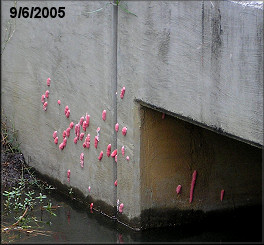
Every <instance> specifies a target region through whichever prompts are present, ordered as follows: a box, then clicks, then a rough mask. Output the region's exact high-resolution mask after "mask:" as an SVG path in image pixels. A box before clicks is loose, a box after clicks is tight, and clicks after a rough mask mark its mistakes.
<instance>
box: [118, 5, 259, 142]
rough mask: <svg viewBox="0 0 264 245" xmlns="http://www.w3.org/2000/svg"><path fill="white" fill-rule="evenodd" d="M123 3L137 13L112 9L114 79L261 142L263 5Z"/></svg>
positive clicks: (142, 96)
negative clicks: (115, 42)
mask: <svg viewBox="0 0 264 245" xmlns="http://www.w3.org/2000/svg"><path fill="white" fill-rule="evenodd" d="M139 6H140V7H139ZM127 8H128V9H129V10H130V11H131V12H133V13H136V14H137V16H138V17H135V16H133V15H128V14H126V13H124V12H122V11H120V13H119V19H118V23H119V25H118V28H119V29H118V41H119V45H118V77H119V80H120V82H119V85H120V86H121V85H122V84H124V85H127V86H128V88H129V89H130V91H131V90H132V91H131V92H130V93H131V94H133V99H138V100H140V101H143V102H145V103H148V104H150V105H152V106H156V107H158V108H161V109H164V110H167V111H169V112H173V113H174V114H176V115H177V116H178V117H181V118H183V119H185V120H188V119H189V120H194V121H196V122H198V123H200V124H202V125H203V126H209V127H211V128H217V129H220V130H221V131H224V132H226V133H228V134H231V135H233V136H236V137H239V138H241V139H242V140H247V141H252V143H255V144H258V145H263V70H262V67H263V9H259V8H254V7H244V6H242V5H240V4H236V3H233V2H229V1H211V2H210V1H187V2H185V1H167V2H166V1H158V2H155V1H153V2H151V1H145V2H136V1H128V2H127Z"/></svg>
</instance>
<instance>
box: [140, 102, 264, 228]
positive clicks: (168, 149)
mask: <svg viewBox="0 0 264 245" xmlns="http://www.w3.org/2000/svg"><path fill="white" fill-rule="evenodd" d="M141 116H142V118H143V120H142V127H141V130H142V133H141V145H142V146H141V166H140V167H141V169H140V171H141V173H142V175H141V192H140V193H141V208H142V212H143V213H144V215H143V217H142V226H154V225H158V224H160V223H162V222H163V223H164V222H165V223H169V224H170V225H172V224H175V223H182V222H187V220H188V219H190V218H191V217H190V215H187V214H189V213H188V212H190V211H192V212H200V211H202V212H203V213H200V214H199V215H205V214H208V213H210V212H215V211H219V210H230V209H231V210H234V209H237V208H240V207H243V206H253V205H257V204H260V203H261V201H262V151H261V149H258V148H256V147H252V146H250V145H248V144H246V143H242V142H239V141H236V140H234V139H230V138H228V137H225V136H223V135H219V134H217V133H214V132H212V131H209V130H206V129H203V128H201V127H198V126H195V125H193V124H191V123H187V122H184V121H182V120H180V119H177V118H175V117H172V116H169V115H166V116H165V118H164V119H162V113H160V112H157V111H154V110H151V109H149V108H144V107H142V113H141ZM194 170H196V171H197V178H196V183H195V186H194V192H193V193H194V194H193V200H192V202H191V203H190V202H189V199H190V187H191V182H192V175H193V172H194ZM178 185H181V186H182V188H181V192H180V193H179V194H177V193H176V188H177V186H178ZM221 190H224V191H225V192H224V197H223V200H222V201H221V200H220V193H221ZM166 213H169V214H170V215H168V214H166ZM196 215H197V214H196ZM168 216H169V217H168ZM188 216H189V217H188ZM195 218H197V217H195ZM199 218H200V217H199ZM188 221H189V220H188Z"/></svg>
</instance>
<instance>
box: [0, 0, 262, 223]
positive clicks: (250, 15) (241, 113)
mask: <svg viewBox="0 0 264 245" xmlns="http://www.w3.org/2000/svg"><path fill="white" fill-rule="evenodd" d="M12 5H13V2H9V1H4V2H3V6H2V16H3V24H5V23H6V22H7V21H8V20H9V8H10V7H11V6H12ZM123 5H124V6H125V7H126V8H127V9H128V10H129V11H131V12H133V13H135V14H136V15H137V17H136V16H134V15H131V14H128V13H126V12H124V11H122V10H121V9H119V10H118V14H117V12H116V11H115V10H114V9H113V6H112V5H110V4H108V5H107V4H106V2H100V1H98V2H97V1H91V2H90V1H80V2H78V1H77V2H76V1H74V2H69V1H61V2H59V1H50V2H49V1H47V2H39V1H36V2H31V1H28V2H26V1H22V2H18V7H20V6H22V7H23V6H26V7H31V6H40V7H44V6H47V7H49V8H50V7H52V6H56V7H59V6H63V7H66V16H65V17H64V18H63V19H60V18H55V19H50V18H47V19H43V18H42V19H24V18H20V19H16V30H15V33H14V35H13V37H12V39H11V40H10V41H9V42H8V44H7V46H6V49H5V50H4V53H3V55H2V61H3V65H2V71H3V72H2V74H3V75H2V91H1V92H2V102H1V104H2V107H3V109H4V113H5V114H6V115H7V116H8V118H9V119H10V120H12V121H13V122H14V123H15V127H16V129H17V130H19V141H20V142H22V144H21V149H22V152H23V153H24V154H25V158H26V159H27V158H28V157H29V156H30V157H31V162H30V164H31V165H32V166H34V167H35V168H36V169H37V170H39V171H40V172H42V173H43V174H47V175H49V176H51V177H53V178H55V179H57V180H58V181H59V182H61V183H63V184H65V185H68V187H69V188H70V187H75V188H77V189H79V190H80V191H81V192H82V193H83V194H84V196H89V197H92V198H93V199H94V200H95V202H94V203H95V207H96V205H97V200H98V201H99V200H101V201H103V202H104V203H105V204H106V205H109V207H114V206H115V205H116V201H117V199H119V201H120V203H124V212H123V214H119V219H120V220H123V221H125V222H130V223H131V224H132V225H134V226H137V227H139V226H140V215H141V213H142V211H143V210H145V209H147V208H149V205H150V203H149V202H148V201H147V200H148V199H147V197H144V196H143V194H142V186H147V185H146V183H145V181H147V179H145V178H146V175H147V172H146V171H145V168H144V164H147V163H145V162H144V161H142V159H144V157H145V155H144V151H142V149H144V148H143V146H144V145H143V143H142V140H144V141H143V142H145V140H146V139H145V138H142V131H141V127H142V125H144V118H142V115H141V105H146V106H149V107H152V108H156V109H157V110H160V111H163V112H166V113H167V114H171V115H173V116H176V117H178V118H181V119H183V120H186V121H191V122H192V123H194V124H199V125H201V126H202V127H207V128H210V129H212V130H216V131H218V132H219V131H220V132H224V133H225V134H227V135H229V136H231V137H234V138H238V139H239V140H242V141H246V142H248V143H250V144H253V145H256V146H258V147H260V146H261V145H263V119H262V118H263V70H262V66H263V30H262V27H263V11H262V10H261V9H258V8H253V7H244V6H243V5H239V4H235V3H233V2H229V1H220V2H215V1H212V2H210V1H204V2H202V1H193V2H190V1H186V2H185V1H168V2H165V1H159V2H156V1H153V2H149V1H145V2H144V1H143V2H142V1H138V2H136V1H128V2H123ZM101 7H104V9H103V10H102V11H99V12H96V13H93V14H88V13H87V12H88V11H93V10H96V9H99V8H101ZM3 34H4V28H2V36H3ZM48 77H50V78H51V86H50V88H48V87H47V86H46V79H47V78H48ZM123 86H125V87H126V92H125V96H124V98H123V99H121V98H120V96H119V94H120V90H121V88H122V87H123ZM46 89H49V90H50V97H49V99H48V103H49V104H48V109H47V111H43V110H42V103H41V101H40V98H41V95H42V94H43V93H44V92H45V91H46ZM58 99H60V100H61V102H62V103H61V105H60V106H59V105H58V104H57V100H58ZM138 102H139V103H138ZM66 105H68V106H69V107H70V110H71V115H70V118H69V119H67V118H66V117H65V115H64V107H65V106H66ZM104 109H105V110H107V119H106V121H103V120H102V111H103V110H104ZM86 112H87V113H88V114H90V116H91V120H90V126H89V128H88V129H87V131H86V134H87V133H90V134H91V148H90V149H89V150H88V149H85V150H84V149H83V147H82V142H78V144H77V145H75V144H74V143H73V138H74V137H73V136H74V130H72V131H71V135H70V138H69V139H68V143H67V146H66V148H65V149H64V150H63V151H60V150H59V148H58V146H56V145H55V144H54V143H53V138H52V133H53V131H55V130H57V131H58V133H59V138H60V139H59V142H61V139H62V132H63V130H65V129H66V128H67V127H68V125H69V123H70V122H71V121H73V122H74V123H77V122H78V121H79V119H80V117H81V116H84V115H85V113H86ZM116 121H117V122H118V123H119V127H120V129H119V132H117V133H116V132H115V131H114V125H115V123H116ZM124 126H126V127H127V128H128V131H127V135H126V136H123V135H122V133H121V130H122V128H123V127H124ZM97 127H101V133H100V142H99V144H98V149H95V148H94V146H93V140H94V136H95V135H96V129H97ZM110 143H111V144H112V150H113V149H114V148H115V147H117V149H118V162H117V163H115V161H114V160H113V159H112V158H111V157H110V158H108V157H107V156H106V147H107V145H108V144H110ZM122 146H125V156H122V154H121V147H122ZM101 150H103V151H104V157H103V159H102V161H101V162H99V161H98V159H97V158H98V155H99V153H100V151H101ZM81 152H84V154H85V155H84V162H85V163H84V168H83V169H82V168H81V167H80V159H79V158H80V154H81ZM126 156H129V157H130V160H129V161H127V160H126ZM68 169H71V182H70V184H69V183H68V182H67V170H68ZM116 179H117V180H118V186H117V187H115V186H114V181H115V180H116ZM88 186H91V192H89V191H88ZM173 188H174V187H173ZM140 193H141V194H140ZM152 201H153V199H152ZM161 203H162V202H161ZM153 205H154V204H153ZM109 214H111V215H113V211H111V212H110V211H109ZM129 220H130V221H129Z"/></svg>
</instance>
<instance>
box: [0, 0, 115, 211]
mask: <svg viewBox="0 0 264 245" xmlns="http://www.w3.org/2000/svg"><path fill="white" fill-rule="evenodd" d="M12 5H13V2H11V1H9V2H3V8H2V16H3V20H6V19H8V14H9V6H12ZM20 6H22V7H23V6H26V7H30V6H40V7H41V8H42V7H44V6H47V7H48V8H50V7H52V6H55V7H59V6H64V7H66V15H65V17H64V18H62V19H61V18H55V19H51V18H47V19H43V18H41V19H24V18H20V19H17V20H16V21H17V22H16V31H15V34H14V36H13V38H12V39H11V40H10V42H9V43H8V44H7V46H6V49H5V51H4V53H3V57H2V59H3V66H2V71H3V73H2V74H3V75H2V108H3V110H4V113H5V114H6V115H7V116H8V118H9V119H10V120H12V122H14V123H15V127H16V129H17V130H19V139H18V140H19V141H20V142H22V144H21V150H22V152H23V153H24V155H25V159H26V160H28V157H30V164H31V165H32V166H33V167H35V168H36V169H37V170H38V171H40V172H41V173H43V174H47V175H49V176H50V177H53V178H56V179H57V180H58V181H59V182H61V183H63V184H65V185H68V187H69V189H70V188H71V187H77V188H78V189H79V190H80V191H81V192H83V193H84V195H85V196H86V195H91V196H92V197H93V198H94V199H95V200H97V199H98V200H102V201H104V202H106V203H107V204H109V205H112V206H114V204H115V203H116V200H114V197H113V191H114V188H115V186H114V185H113V183H114V181H115V180H114V172H113V169H114V163H113V159H112V158H108V157H107V156H106V147H107V145H108V144H109V143H111V142H112V140H113V135H114V133H113V130H112V128H113V125H114V121H113V120H114V118H113V115H114V111H113V99H112V94H113V86H114V85H113V81H112V77H113V67H112V66H113V65H112V56H113V55H114V54H113V53H112V50H113V49H112V45H113V42H112V38H113V35H112V9H111V8H106V9H105V11H104V12H99V13H98V14H96V15H89V14H87V13H86V12H88V11H92V10H95V9H98V8H99V7H100V6H101V3H100V2H86V1H79V2H70V1H66V2H65V1H61V2H60V1H50V2H47V3H46V2H39V1H37V2H32V1H29V2H26V1H23V2H18V7H20ZM48 77H50V78H51V86H50V87H47V85H46V80H47V78H48ZM47 89H48V90H49V91H50V96H49V99H48V109H47V111H43V110H42V103H41V95H42V94H43V93H45V91H46V90H47ZM58 99H60V100H61V105H60V106H59V105H58V104H57V100H58ZM66 105H68V106H69V108H70V112H71V114H70V117H69V118H66V117H65V115H64V108H65V106H66ZM104 109H105V110H106V111H107V115H106V121H103V120H102V111H103V110H104ZM86 112H87V113H88V114H90V116H91V118H90V126H89V127H88V128H87V131H86V134H85V137H86V135H87V134H88V133H90V135H91V146H90V149H83V146H82V144H83V141H84V140H83V141H82V142H81V141H78V143H77V145H75V144H74V142H73V139H74V136H75V135H74V128H73V129H72V130H71V134H70V137H69V139H68V141H67V146H66V148H65V149H64V150H63V151H61V150H60V149H59V147H58V145H59V144H58V145H55V144H54V142H53V137H52V134H53V132H54V131H55V130H57V131H58V136H59V143H61V142H62V133H63V130H66V128H67V127H69V124H70V122H71V121H73V122H74V124H76V123H77V122H78V121H79V119H80V117H81V116H85V114H86ZM97 127H101V132H100V141H99V144H98V148H97V149H95V147H94V137H95V135H96V129H97ZM81 132H83V131H82V130H81ZM101 150H103V151H104V154H105V155H104V157H103V160H102V161H101V162H100V161H98V156H99V153H100V151H101ZM82 152H83V153H84V168H83V169H82V168H81V166H80V154H81V153H82ZM68 169H70V170H71V178H70V184H69V183H68V182H67V170H68ZM89 186H91V192H89V190H88V187H89Z"/></svg>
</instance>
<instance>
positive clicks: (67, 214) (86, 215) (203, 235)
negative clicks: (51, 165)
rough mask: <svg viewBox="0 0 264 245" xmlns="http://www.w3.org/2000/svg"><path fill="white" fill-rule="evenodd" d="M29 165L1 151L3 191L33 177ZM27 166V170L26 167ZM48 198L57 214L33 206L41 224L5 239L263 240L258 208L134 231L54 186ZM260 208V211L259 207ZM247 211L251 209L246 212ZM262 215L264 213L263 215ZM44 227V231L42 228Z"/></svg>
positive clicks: (7, 219) (7, 218)
mask: <svg viewBox="0 0 264 245" xmlns="http://www.w3.org/2000/svg"><path fill="white" fill-rule="evenodd" d="M27 168H28V166H27V165H26V163H25V161H24V157H23V155H22V154H2V155H1V173H2V183H1V186H2V191H3V190H5V189H8V188H10V187H12V186H14V185H17V183H18V180H19V179H20V178H21V176H22V172H23V177H24V178H26V179H27V180H28V181H34V178H32V176H31V175H30V174H28V173H27V171H26V169H27ZM23 170H24V171H23ZM45 194H46V195H47V200H48V201H49V202H50V203H52V205H53V207H55V208H54V209H53V212H54V213H56V216H53V215H50V214H49V213H47V212H43V211H42V209H41V207H40V206H37V207H36V208H34V213H31V215H34V217H36V218H37V219H38V220H41V222H42V223H41V224H40V225H39V226H36V225H34V224H33V225H34V226H32V227H31V228H30V229H28V230H25V229H24V230H19V226H18V227H16V229H13V230H12V231H11V232H8V233H6V232H3V230H2V238H1V239H2V243H32V244H35V243H49V244H51V243H52V244H53V243H65V244H69V243H86V244H87V243H107V244H109V243H142V242H145V243H155V242H161V243H166V242H185V243H186V242H215V243H223V242H261V241H262V224H261V219H258V221H256V220H254V219H250V218H249V217H250V216H252V217H255V216H256V212H255V210H253V209H252V210H251V211H250V212H251V213H249V215H245V216H244V217H241V219H239V222H233V223H230V222H223V223H219V222H218V220H215V221H213V223H211V224H210V225H209V226H204V227H201V226H189V227H175V228H162V229H152V230H146V231H141V232H134V231H131V230H129V229H127V228H125V227H124V226H121V225H120V224H118V223H116V222H115V221H114V220H110V219H109V218H106V217H104V216H103V215H101V214H99V213H97V212H95V211H93V212H92V211H90V210H85V209H83V208H82V205H81V204H80V203H77V202H74V201H72V200H69V199H66V198H65V197H64V196H61V195H59V193H58V192H57V191H56V189H55V190H52V189H50V190H46V192H45ZM258 212H259V211H258ZM247 213H248V212H247ZM260 218H261V217H260ZM3 222H4V223H5V224H8V223H10V224H12V223H13V222H14V220H13V217H12V215H9V216H4V217H2V224H3ZM41 231H42V232H41Z"/></svg>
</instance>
